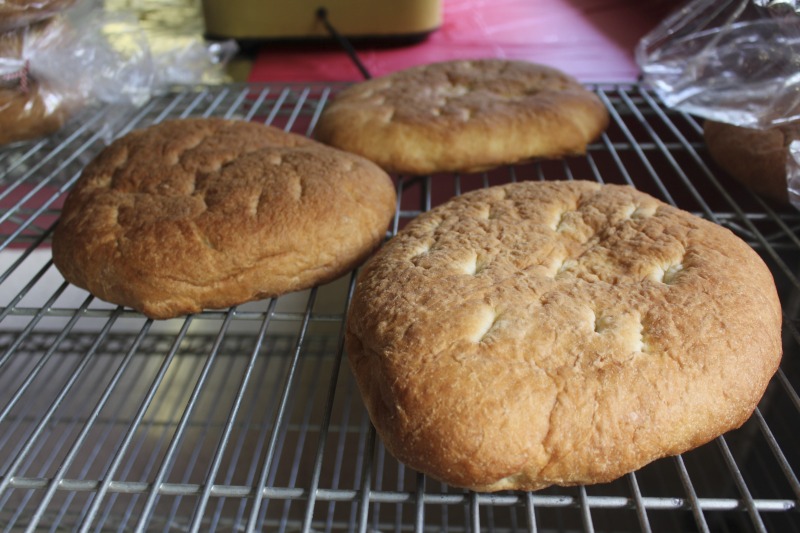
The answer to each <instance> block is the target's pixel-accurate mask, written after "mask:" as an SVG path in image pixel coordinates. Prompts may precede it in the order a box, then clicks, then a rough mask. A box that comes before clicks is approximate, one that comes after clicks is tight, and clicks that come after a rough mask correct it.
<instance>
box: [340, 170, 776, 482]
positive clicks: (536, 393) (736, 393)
mask: <svg viewBox="0 0 800 533" xmlns="http://www.w3.org/2000/svg"><path fill="white" fill-rule="evenodd" d="M346 349H347V353H348V357H349V361H350V365H351V368H352V370H353V373H354V376H355V378H356V381H357V383H358V386H359V389H360V391H361V394H362V397H363V399H364V402H365V405H366V407H367V410H368V412H369V414H370V417H371V419H372V421H373V424H374V425H375V428H376V430H377V432H378V434H379V435H380V437H381V438H382V440H383V442H384V444H385V446H386V448H387V450H388V451H389V452H390V453H392V454H393V455H394V456H395V457H396V458H397V459H399V460H400V461H402V462H404V463H406V464H407V465H409V466H411V467H412V468H414V469H417V470H419V471H421V472H424V473H426V474H428V475H431V476H433V477H434V478H437V479H439V480H441V481H444V482H446V483H448V484H451V485H454V486H459V487H465V488H469V489H472V490H479V491H497V490H506V489H521V490H537V489H541V488H544V487H547V486H549V485H553V484H557V485H574V484H588V483H598V482H606V481H611V480H613V479H616V478H617V477H619V476H622V475H624V474H625V473H628V472H631V471H633V470H636V469H638V468H640V467H642V466H644V465H646V464H647V463H649V462H651V461H653V460H655V459H658V458H660V457H664V456H668V455H674V454H678V453H682V452H684V451H687V450H689V449H692V448H694V447H697V446H699V445H701V444H703V443H705V442H707V441H709V440H711V439H713V438H715V437H716V436H718V435H720V434H722V433H724V432H726V431H728V430H730V429H733V428H736V427H739V426H740V425H741V424H742V423H743V422H744V421H745V420H746V419H747V418H748V417H749V416H750V414H751V413H752V411H753V409H754V408H755V406H756V404H757V403H758V401H759V400H760V398H761V396H762V394H763V392H764V390H765V388H766V386H767V384H768V382H769V380H770V378H771V376H772V375H773V373H774V372H775V371H776V369H777V366H778V364H779V362H780V358H781V308H780V302H779V300H778V297H777V292H776V289H775V285H774V282H773V279H772V276H771V274H770V272H769V270H768V268H767V267H766V266H765V264H764V263H763V262H762V260H761V259H760V257H759V256H758V254H757V253H756V252H755V251H753V249H751V248H750V247H749V246H748V245H747V244H746V243H745V242H743V241H742V240H740V239H739V238H738V237H736V236H735V235H734V234H733V233H731V232H730V231H729V230H727V229H725V228H722V227H721V226H718V225H716V224H713V223H711V222H709V221H706V220H703V219H701V218H699V217H696V216H694V215H691V214H690V213H687V212H685V211H681V210H679V209H677V208H674V207H672V206H669V205H667V204H664V203H662V202H660V201H658V200H656V199H655V198H653V197H651V196H649V195H647V194H644V193H642V192H639V191H636V190H635V189H633V188H630V187H626V186H616V185H600V184H597V183H590V182H521V183H515V184H510V185H506V186H498V187H492V188H488V189H484V190H480V191H474V192H470V193H467V194H464V195H463V196H460V197H457V198H454V199H452V200H451V201H449V202H447V203H446V204H443V205H441V206H439V207H437V208H434V209H433V210H431V211H429V212H426V213H423V214H422V215H420V216H419V217H417V218H416V219H415V220H413V221H412V222H411V223H409V225H408V226H407V227H406V228H404V229H403V230H402V231H401V232H399V233H398V235H397V236H395V237H394V238H392V239H391V240H390V241H389V242H388V243H386V244H385V245H384V246H383V247H382V248H381V250H379V251H378V252H377V253H376V255H375V256H374V257H373V258H371V259H370V260H369V261H368V262H367V263H366V264H365V266H364V267H363V268H362V271H361V272H360V274H359V279H358V283H357V286H356V289H355V293H354V296H353V299H352V303H351V306H350V310H349V314H348V319H347V328H346Z"/></svg>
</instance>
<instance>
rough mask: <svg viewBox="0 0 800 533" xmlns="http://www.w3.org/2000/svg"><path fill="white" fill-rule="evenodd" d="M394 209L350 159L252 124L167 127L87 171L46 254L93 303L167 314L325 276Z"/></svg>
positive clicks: (381, 183) (372, 176)
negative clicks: (99, 300)
mask: <svg viewBox="0 0 800 533" xmlns="http://www.w3.org/2000/svg"><path fill="white" fill-rule="evenodd" d="M394 209H395V192H394V187H393V185H392V182H391V179H390V178H389V176H388V175H387V174H386V173H385V172H383V171H382V170H381V169H379V168H378V167H377V166H375V165H374V164H372V163H371V162H369V161H367V160H365V159H363V158H361V157H358V156H355V155H352V154H348V153H344V152H341V151H339V150H335V149H333V148H330V147H327V146H324V145H321V144H319V143H317V142H315V141H312V140H310V139H307V138H305V137H302V136H299V135H293V134H289V133H285V132H283V131H281V130H278V129H276V128H272V127H268V126H264V125H261V124H255V123H250V122H244V121H229V120H223V119H189V120H175V121H168V122H164V123H161V124H158V125H155V126H152V127H150V128H147V129H143V130H139V131H135V132H132V133H130V134H128V135H126V136H124V137H122V138H120V139H118V140H117V141H115V142H114V143H112V144H111V145H110V146H109V147H108V148H106V149H105V150H104V151H103V152H102V153H101V154H100V155H99V156H98V157H97V158H96V159H95V160H94V161H93V162H92V163H90V164H89V165H88V166H87V167H86V169H85V170H84V172H83V174H82V175H81V177H80V179H79V181H78V182H77V183H76V184H75V186H74V188H73V189H72V191H71V192H70V194H69V196H68V198H67V200H66V202H65V204H64V208H63V211H62V214H61V218H60V220H59V223H58V225H57V228H56V230H55V234H54V235H53V261H54V263H55V265H56V266H57V267H58V269H59V270H60V271H61V272H62V274H63V275H64V277H65V278H66V279H67V280H68V281H70V282H71V283H74V284H75V285H78V286H79V287H83V288H85V289H87V290H89V291H90V292H92V293H93V294H95V295H96V296H98V297H100V298H102V299H104V300H107V301H110V302H113V303H117V304H121V305H127V306H130V307H133V308H134V309H137V310H140V311H141V312H143V313H144V314H145V315H147V316H150V317H153V318H170V317H174V316H178V315H182V314H186V313H193V312H197V311H200V310H202V309H205V308H220V307H227V306H230V305H235V304H239V303H243V302H247V301H250V300H254V299H259V298H264V297H268V296H277V295H279V294H283V293H286V292H290V291H295V290H299V289H304V288H307V287H311V286H313V285H316V284H319V283H323V282H325V281H329V280H332V279H334V278H336V277H338V276H340V275H342V274H343V273H345V272H347V271H349V270H350V269H352V268H353V267H354V266H356V265H358V264H359V263H361V262H362V261H363V260H364V259H365V258H366V257H367V256H368V255H369V254H370V253H371V252H372V250H373V249H374V248H375V247H376V246H377V245H378V244H379V243H380V242H381V240H382V239H383V237H384V236H385V234H386V228H387V226H388V224H389V221H390V219H391V217H392V214H393V213H394Z"/></svg>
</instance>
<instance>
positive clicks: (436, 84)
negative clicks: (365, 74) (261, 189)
mask: <svg viewBox="0 0 800 533" xmlns="http://www.w3.org/2000/svg"><path fill="white" fill-rule="evenodd" d="M607 123H608V113H607V111H606V109H605V107H604V106H603V104H602V102H600V100H599V99H598V98H597V96H596V95H594V94H593V93H592V92H590V91H588V90H587V89H585V88H584V87H583V86H582V85H580V84H579V83H578V82H577V81H575V80H574V79H573V78H571V77H569V76H567V75H566V74H564V73H562V72H560V71H558V70H555V69H552V68H549V67H545V66H542V65H536V64H532V63H526V62H521V61H508V60H498V59H484V60H474V61H450V62H443V63H434V64H430V65H422V66H419V67H413V68H411V69H407V70H404V71H399V72H396V73H393V74H389V75H387V76H384V77H381V78H376V79H372V80H369V81H366V82H363V83H359V84H357V85H354V86H351V87H349V88H347V89H345V90H344V91H342V92H340V93H339V94H338V95H337V96H336V98H335V99H334V101H333V102H332V103H331V104H330V105H329V106H328V107H327V108H326V109H325V111H324V112H323V114H322V116H321V117H320V121H319V123H318V125H317V128H316V132H315V135H316V137H317V138H318V139H320V140H322V141H323V142H326V143H328V144H331V145H333V146H337V147H339V148H343V149H345V150H349V151H352V152H354V153H358V154H361V155H363V156H365V157H367V158H369V159H371V160H373V161H375V162H376V163H378V164H379V165H381V166H382V167H383V168H385V169H387V170H390V171H397V172H404V173H414V174H425V173H434V172H444V171H474V170H480V169H485V168H490V167H492V166H497V165H500V164H503V163H512V162H517V161H522V160H526V159H531V158H533V157H559V156H563V155H567V154H572V153H583V152H584V151H585V149H586V145H587V143H589V142H590V141H592V140H593V139H594V138H596V137H597V136H598V135H599V134H600V133H601V132H602V131H603V130H604V129H605V127H606V125H607Z"/></svg>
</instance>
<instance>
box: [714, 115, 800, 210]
mask: <svg viewBox="0 0 800 533" xmlns="http://www.w3.org/2000/svg"><path fill="white" fill-rule="evenodd" d="M703 136H704V137H705V141H706V146H707V147H708V152H709V154H711V157H712V158H713V159H714V161H715V162H716V163H717V164H718V165H719V166H720V167H722V169H723V170H724V171H725V172H727V173H728V174H729V175H730V176H731V177H732V178H734V179H735V180H737V181H738V182H740V183H741V184H742V185H745V186H746V187H748V188H750V189H751V190H752V191H753V192H755V193H756V194H760V195H762V196H764V197H765V198H770V199H772V200H775V201H776V202H779V203H782V204H788V203H789V189H788V185H787V182H786V164H787V162H788V157H789V144H790V143H791V142H792V141H793V140H795V139H798V138H800V127H798V126H797V125H787V126H779V127H774V128H769V129H755V128H744V127H741V126H734V125H733V124H726V123H724V122H715V121H711V120H707V121H706V122H705V124H704V126H703Z"/></svg>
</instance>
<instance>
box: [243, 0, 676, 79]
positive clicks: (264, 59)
mask: <svg viewBox="0 0 800 533" xmlns="http://www.w3.org/2000/svg"><path fill="white" fill-rule="evenodd" d="M673 5H674V4H672V3H671V2H667V1H663V0H651V1H649V2H647V1H645V2H636V1H633V0H629V1H624V0H493V1H490V0H444V16H443V23H442V27H441V28H440V29H439V30H438V31H436V32H434V33H433V34H432V35H431V36H430V37H429V38H428V39H427V40H425V41H424V42H422V43H419V44H416V45H411V46H404V47H397V48H360V49H359V50H358V54H359V57H360V58H361V61H362V62H363V63H364V65H365V66H366V67H367V69H368V70H369V71H370V73H371V74H372V75H373V76H380V75H382V74H386V73H389V72H393V71H396V70H400V69H403V68H407V67H410V66H413V65H418V64H422V63H431V62H434V61H444V60H448V59H465V58H481V57H499V58H507V59H524V60H528V61H533V62H537V63H543V64H546V65H550V66H553V67H556V68H559V69H561V70H563V71H565V72H567V73H569V74H571V75H573V76H575V77H577V78H578V79H580V80H581V81H585V82H602V81H614V82H625V81H633V80H635V79H636V77H637V76H638V73H639V69H638V67H637V66H636V63H635V61H634V59H633V48H634V46H635V45H636V43H637V42H638V41H639V39H640V38H641V37H642V36H643V35H644V34H645V33H647V32H648V31H649V30H650V29H651V28H652V27H653V26H655V25H656V24H657V23H658V21H659V20H661V19H662V18H663V17H664V16H665V15H666V13H667V12H668V9H669V8H670V7H671V6H673ZM359 79H362V76H361V74H360V73H359V71H358V69H357V68H356V67H355V65H354V64H353V62H352V61H351V60H350V58H349V57H348V56H347V54H345V53H344V52H343V51H341V50H340V49H338V48H335V47H326V46H317V47H315V46H311V45H306V46H296V45H295V46H289V45H268V44H267V45H264V46H263V48H262V49H261V50H260V51H259V53H258V55H257V56H256V59H255V61H254V64H253V68H252V70H251V73H250V76H249V78H248V81H253V82H258V81H352V80H359Z"/></svg>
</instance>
